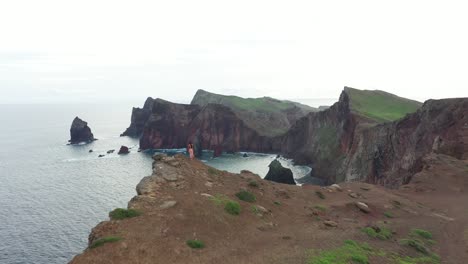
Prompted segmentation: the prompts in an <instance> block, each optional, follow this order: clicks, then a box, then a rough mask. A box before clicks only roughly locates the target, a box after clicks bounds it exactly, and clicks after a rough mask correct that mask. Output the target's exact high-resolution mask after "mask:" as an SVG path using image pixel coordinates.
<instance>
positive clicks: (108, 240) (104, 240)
mask: <svg viewBox="0 0 468 264" xmlns="http://www.w3.org/2000/svg"><path fill="white" fill-rule="evenodd" d="M121 239H122V238H121V237H114V236H108V237H103V238H100V239H98V240H96V241H94V242H93V243H92V244H91V245H90V246H89V248H97V247H100V246H102V245H104V244H106V243H113V242H117V241H119V240H121Z"/></svg>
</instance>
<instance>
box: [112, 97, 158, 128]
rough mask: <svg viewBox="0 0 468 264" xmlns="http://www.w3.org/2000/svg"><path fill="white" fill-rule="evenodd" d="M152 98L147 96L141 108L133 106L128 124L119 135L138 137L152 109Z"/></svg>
mask: <svg viewBox="0 0 468 264" xmlns="http://www.w3.org/2000/svg"><path fill="white" fill-rule="evenodd" d="M153 103H154V99H153V98H151V97H148V98H147V99H146V101H145V104H144V105H143V108H138V107H133V109H132V117H131V120H130V126H129V127H128V128H127V129H126V130H125V131H124V132H123V133H122V134H120V136H129V137H140V136H141V133H142V132H143V128H144V126H145V124H146V121H148V118H149V116H150V115H151V111H152V109H153Z"/></svg>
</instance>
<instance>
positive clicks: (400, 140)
mask: <svg viewBox="0 0 468 264" xmlns="http://www.w3.org/2000/svg"><path fill="white" fill-rule="evenodd" d="M467 124H468V98H462V99H443V100H429V101H427V102H425V103H424V105H423V106H422V107H421V109H419V110H418V111H417V112H416V113H413V114H409V115H407V116H406V117H405V118H403V119H401V120H398V121H395V122H391V123H385V124H381V125H377V126H374V127H371V128H367V129H363V130H362V132H360V133H358V134H356V136H355V138H354V143H353V146H352V148H350V149H349V152H348V155H347V156H346V159H345V160H344V161H343V165H344V166H343V167H344V170H343V172H342V173H343V175H344V177H345V179H347V180H365V181H367V182H370V183H376V184H381V185H385V186H389V187H397V186H399V185H401V184H406V183H409V182H410V180H411V178H412V176H413V175H414V174H415V173H417V172H419V171H421V169H422V166H423V162H422V160H423V158H424V157H425V156H426V155H428V154H430V153H432V152H435V153H440V154H446V155H449V156H452V157H455V158H457V159H462V158H463V157H464V156H465V155H466V154H467V153H468V151H467V146H468V140H467V135H468V125H467Z"/></svg>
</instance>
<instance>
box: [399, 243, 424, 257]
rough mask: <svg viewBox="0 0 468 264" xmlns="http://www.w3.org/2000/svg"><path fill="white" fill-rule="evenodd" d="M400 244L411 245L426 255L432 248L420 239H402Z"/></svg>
mask: <svg viewBox="0 0 468 264" xmlns="http://www.w3.org/2000/svg"><path fill="white" fill-rule="evenodd" d="M400 244H401V245H404V246H410V247H412V248H414V249H416V250H417V251H419V252H421V253H423V254H425V255H428V254H429V253H430V250H429V249H428V248H427V247H426V246H425V245H424V242H422V241H421V240H419V239H401V240H400Z"/></svg>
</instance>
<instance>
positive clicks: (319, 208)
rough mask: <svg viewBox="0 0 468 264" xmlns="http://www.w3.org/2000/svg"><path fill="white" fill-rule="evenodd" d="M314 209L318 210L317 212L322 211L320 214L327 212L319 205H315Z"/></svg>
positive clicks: (325, 208)
mask: <svg viewBox="0 0 468 264" xmlns="http://www.w3.org/2000/svg"><path fill="white" fill-rule="evenodd" d="M314 208H315V209H317V210H319V211H322V212H325V211H326V210H327V207H325V206H323V205H319V204H317V205H316V206H314Z"/></svg>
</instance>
